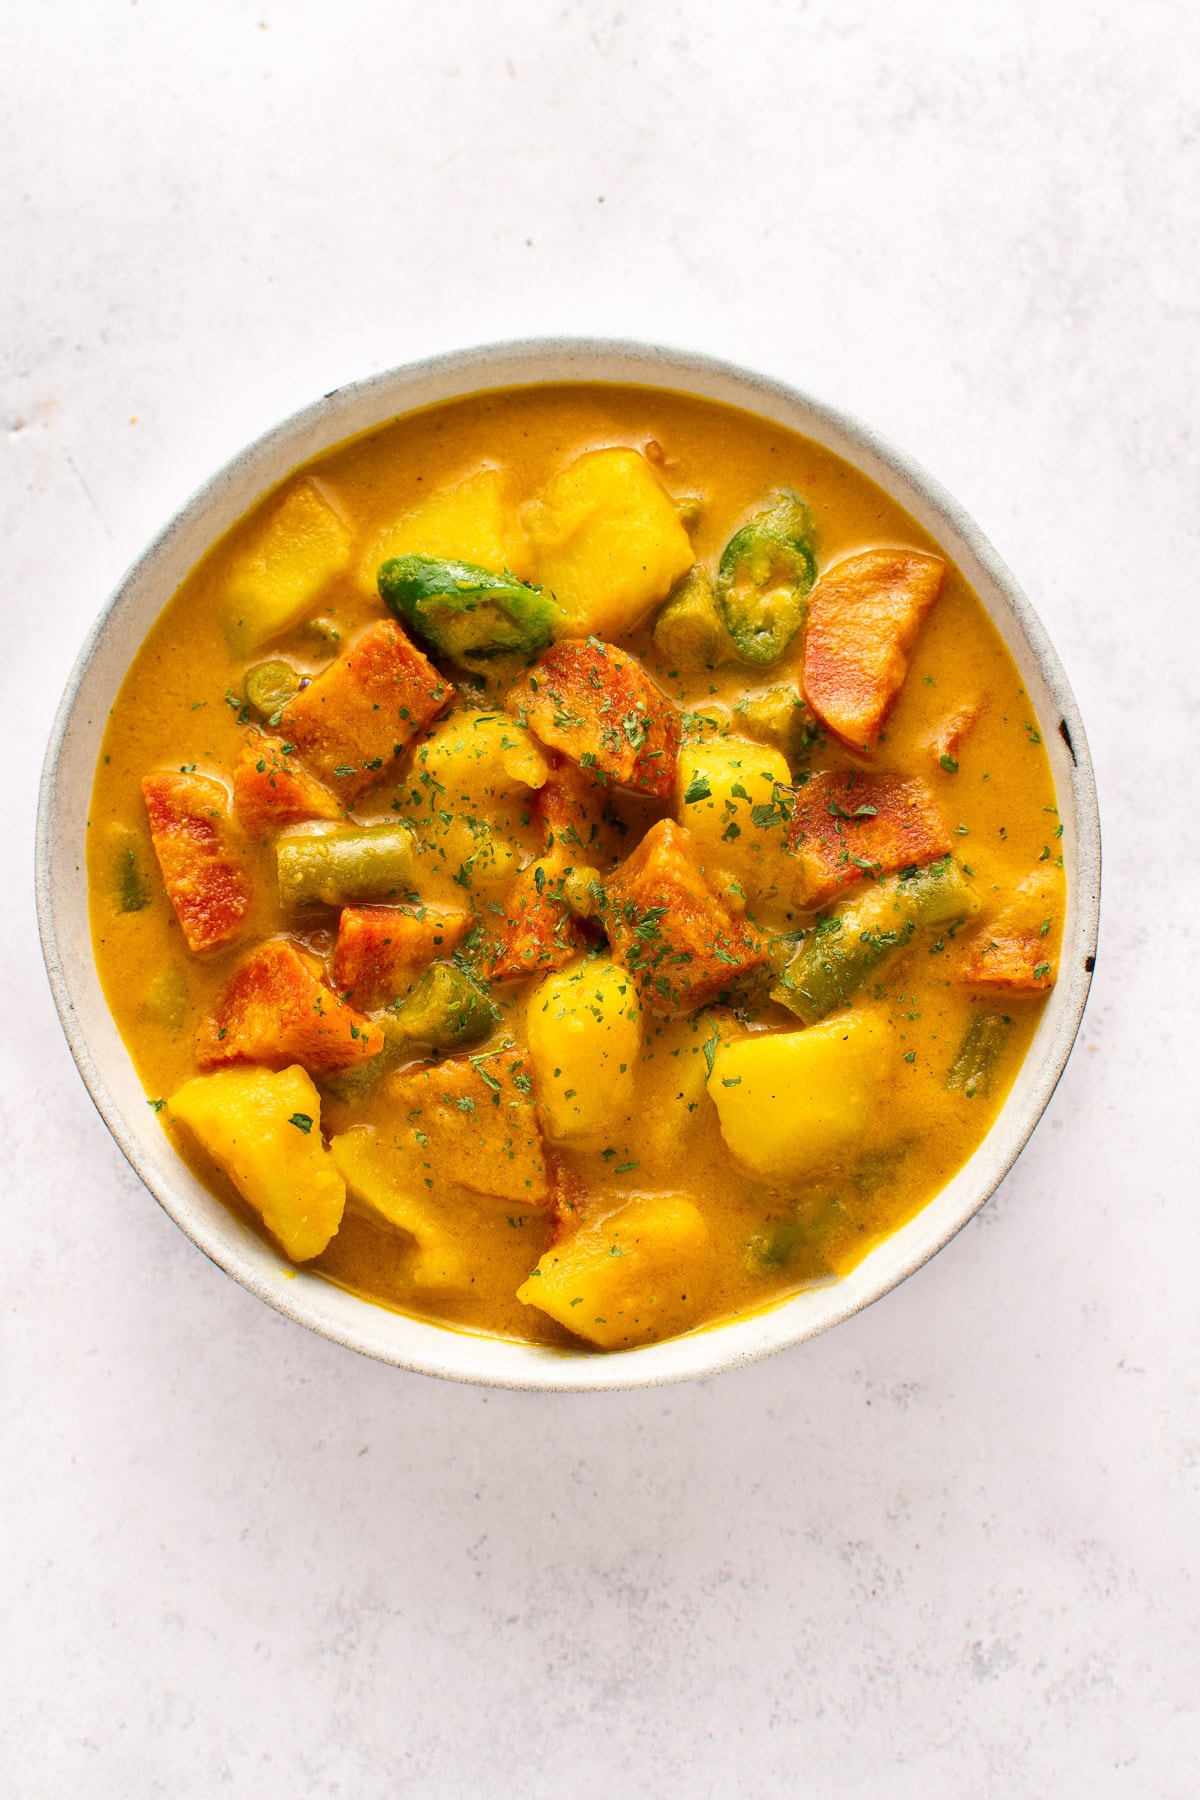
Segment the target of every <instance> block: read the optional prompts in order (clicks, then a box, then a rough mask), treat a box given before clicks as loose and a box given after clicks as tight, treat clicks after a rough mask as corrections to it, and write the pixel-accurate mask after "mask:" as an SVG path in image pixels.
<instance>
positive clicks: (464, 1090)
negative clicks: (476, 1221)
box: [384, 1049, 550, 1206]
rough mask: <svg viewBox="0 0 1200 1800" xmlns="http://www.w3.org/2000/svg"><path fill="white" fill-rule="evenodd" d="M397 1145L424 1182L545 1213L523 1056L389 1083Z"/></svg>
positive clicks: (443, 1067)
mask: <svg viewBox="0 0 1200 1800" xmlns="http://www.w3.org/2000/svg"><path fill="white" fill-rule="evenodd" d="M384 1093H385V1096H386V1098H387V1101H388V1105H389V1108H390V1109H391V1117H392V1122H393V1129H394V1141H395V1143H396V1144H397V1146H398V1147H399V1148H400V1149H401V1150H403V1151H405V1153H406V1154H407V1155H409V1156H411V1157H413V1158H414V1160H415V1163H416V1166H417V1167H418V1168H419V1170H420V1173H421V1176H422V1179H423V1180H424V1179H425V1178H426V1176H427V1177H428V1179H429V1181H430V1183H431V1184H432V1183H435V1182H458V1183H461V1184H462V1186H463V1187H469V1188H473V1189H474V1190H475V1192H476V1193H478V1194H494V1195H495V1196H496V1197H497V1198H498V1199H502V1200H520V1201H522V1202H524V1203H525V1204H527V1205H533V1206H542V1205H544V1204H545V1203H546V1201H547V1199H548V1198H549V1192H550V1186H549V1178H548V1176H547V1173H546V1157H545V1151H544V1149H543V1146H542V1134H541V1132H540V1130H539V1129H538V1122H537V1118H536V1116H535V1113H534V1106H533V1082H532V1081H531V1080H530V1076H529V1068H528V1063H527V1061H526V1059H525V1057H524V1056H521V1055H519V1054H517V1053H516V1052H514V1051H512V1050H507V1049H505V1050H493V1051H490V1052H484V1053H482V1054H481V1055H479V1056H467V1057H448V1058H447V1059H446V1061H445V1062H442V1063H439V1064H438V1065H437V1066H436V1068H421V1069H411V1070H406V1071H404V1072H403V1073H401V1074H398V1075H391V1076H389V1077H388V1080H387V1084H386V1086H385V1088H384Z"/></svg>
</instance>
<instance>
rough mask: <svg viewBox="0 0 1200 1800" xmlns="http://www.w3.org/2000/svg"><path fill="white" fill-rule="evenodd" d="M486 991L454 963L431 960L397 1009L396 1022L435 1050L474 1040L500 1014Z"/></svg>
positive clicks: (489, 1026)
mask: <svg viewBox="0 0 1200 1800" xmlns="http://www.w3.org/2000/svg"><path fill="white" fill-rule="evenodd" d="M499 1016H500V1015H499V1013H498V1012H497V1011H496V1008H495V1007H494V1006H493V1005H492V1002H491V1000H490V999H489V997H488V994H487V992H486V991H485V989H484V988H483V987H481V986H480V984H479V983H478V982H477V981H474V980H472V978H471V976H470V975H468V974H467V972H466V970H465V969H460V968H459V967H458V965H457V963H448V962H436V963H432V964H431V965H430V967H429V968H428V969H426V971H425V973H424V975H422V977H421V979H420V981H418V983H417V985H416V987H415V988H414V989H413V991H412V993H411V994H409V996H408V998H407V999H406V1000H403V1001H401V1002H400V1005H399V1007H398V1008H397V1009H396V1023H397V1024H398V1025H399V1027H400V1029H401V1031H403V1033H404V1035H405V1037H406V1038H409V1039H410V1040H411V1041H412V1042H414V1043H419V1044H431V1045H432V1046H433V1048H434V1049H435V1050H453V1049H455V1048H456V1047H457V1046H458V1045H459V1044H476V1043H478V1042H479V1040H480V1038H485V1037H486V1036H487V1034H488V1032H489V1031H490V1030H491V1029H492V1026H493V1025H494V1024H495V1023H496V1020H497V1019H498V1018H499Z"/></svg>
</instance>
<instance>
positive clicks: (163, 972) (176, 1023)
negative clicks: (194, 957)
mask: <svg viewBox="0 0 1200 1800" xmlns="http://www.w3.org/2000/svg"><path fill="white" fill-rule="evenodd" d="M190 1008H191V994H190V993H189V991H188V984H187V976H186V975H185V974H184V972H183V970H182V969H181V968H180V966H179V964H178V963H175V962H169V963H164V965H163V967H162V968H161V969H160V970H159V971H158V973H157V975H155V977H154V979H153V981H151V983H150V986H149V987H148V988H147V989H146V1000H145V1009H146V1017H147V1018H148V1019H150V1020H151V1021H152V1022H153V1023H154V1024H155V1025H161V1026H162V1027H163V1029H164V1030H165V1031H170V1032H177V1031H180V1030H181V1029H182V1028H183V1025H184V1024H185V1022H186V1020H187V1016H188V1012H189V1010H190Z"/></svg>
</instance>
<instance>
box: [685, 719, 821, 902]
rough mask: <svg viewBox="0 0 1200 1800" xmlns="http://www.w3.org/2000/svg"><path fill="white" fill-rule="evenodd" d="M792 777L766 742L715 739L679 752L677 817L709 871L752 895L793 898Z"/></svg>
mask: <svg viewBox="0 0 1200 1800" xmlns="http://www.w3.org/2000/svg"><path fill="white" fill-rule="evenodd" d="M791 782H792V775H791V770H790V769H789V768H788V765H787V763H786V761H785V760H784V758H783V757H782V756H781V754H780V753H779V751H778V750H768V749H767V747H766V746H765V745H764V744H750V743H747V742H746V741H745V740H744V739H739V738H716V739H713V740H712V741H710V742H708V743H697V744H689V745H687V746H686V747H685V748H684V749H683V750H681V751H680V753H679V781H678V784H677V786H676V790H675V816H676V818H677V819H678V820H679V823H680V824H681V825H684V826H686V827H687V829H688V831H689V832H690V833H691V836H692V841H693V844H694V846H695V851H696V855H697V857H698V858H699V861H700V866H701V868H702V869H703V871H704V873H705V874H706V875H708V876H710V877H714V878H715V877H716V876H717V875H718V872H719V871H722V870H724V871H726V872H727V874H728V875H730V876H732V877H733V878H734V879H736V881H737V883H738V885H739V886H740V888H741V889H742V892H743V893H744V894H745V895H746V896H747V898H750V899H753V898H754V897H756V896H757V895H759V894H766V893H782V894H783V895H784V896H785V897H789V896H790V890H791V888H792V887H793V886H794V885H795V881H796V873H797V872H796V869H795V866H794V864H793V863H792V861H791V859H790V857H789V856H788V854H787V850H786V846H785V833H786V831H787V821H788V816H789V813H790V811H791V802H792V787H791Z"/></svg>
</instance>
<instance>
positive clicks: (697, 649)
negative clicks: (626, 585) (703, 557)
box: [653, 563, 735, 669]
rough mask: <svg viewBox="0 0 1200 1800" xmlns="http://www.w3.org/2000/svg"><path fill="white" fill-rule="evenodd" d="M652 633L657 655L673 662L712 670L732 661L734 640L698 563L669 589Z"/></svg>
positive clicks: (708, 581)
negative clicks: (726, 627) (727, 629)
mask: <svg viewBox="0 0 1200 1800" xmlns="http://www.w3.org/2000/svg"><path fill="white" fill-rule="evenodd" d="M653 636H654V644H655V648H656V649H657V650H658V652H659V654H660V656H665V657H666V659H667V661H668V662H669V663H671V664H672V665H674V664H676V663H682V664H683V665H685V666H690V667H692V668H696V667H703V668H706V669H715V668H717V667H718V666H719V665H720V664H721V663H724V662H731V661H732V660H733V658H734V655H735V652H734V648H733V643H732V640H731V639H730V636H729V633H728V632H727V631H726V629H725V623H724V620H723V619H722V618H721V615H720V613H719V612H718V611H717V601H716V596H715V594H714V593H713V584H712V578H711V576H710V575H709V573H708V570H707V569H704V568H702V567H701V566H700V564H699V563H693V565H692V567H691V568H690V569H689V570H688V572H687V574H686V575H685V576H684V577H683V579H682V580H681V581H677V582H676V584H675V586H674V587H673V588H672V589H671V592H670V594H669V595H668V596H667V598H666V600H665V601H664V602H663V605H662V608H661V610H660V611H659V614H658V617H657V618H656V619H655V621H654V633H653Z"/></svg>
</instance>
